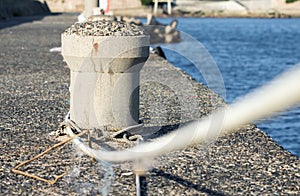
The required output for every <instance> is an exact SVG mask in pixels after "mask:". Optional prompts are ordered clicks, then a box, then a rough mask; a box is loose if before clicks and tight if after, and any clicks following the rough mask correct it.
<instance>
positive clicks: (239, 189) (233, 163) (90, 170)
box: [0, 14, 300, 195]
mask: <svg viewBox="0 0 300 196" xmlns="http://www.w3.org/2000/svg"><path fill="white" fill-rule="evenodd" d="M37 19H38V20H37ZM75 20H76V15H74V14H63V15H56V16H47V17H44V18H41V17H31V18H25V19H24V18H20V19H14V21H7V22H4V21H0V28H2V29H1V30H0V40H1V41H0V47H1V52H0V56H1V62H0V89H1V90H0V107H1V108H0V111H1V112H0V134H1V143H0V147H1V153H0V161H1V164H0V173H1V183H0V194H1V195H101V194H102V195H103V194H106V193H109V194H110V195H135V178H134V175H132V174H131V173H130V172H131V168H132V165H131V164H130V163H123V164H116V165H111V164H108V163H99V164H95V163H93V162H92V161H91V160H90V158H88V157H87V156H85V155H83V154H82V153H81V152H80V151H78V150H76V149H75V147H74V146H73V145H72V144H67V145H66V146H64V147H63V148H61V149H57V150H53V151H51V152H50V153H48V154H46V155H45V156H44V157H42V158H40V159H37V160H35V161H33V162H32V163H30V164H27V165H26V166H23V167H22V168H21V170H23V171H27V172H30V173H34V174H37V175H39V176H42V177H45V178H47V179H53V178H54V177H55V176H56V175H59V174H61V173H63V172H65V171H67V175H66V176H65V177H64V178H62V179H61V180H59V181H58V182H57V183H56V184H55V185H49V184H46V183H44V182H40V181H37V180H34V179H31V178H28V177H24V176H22V175H17V174H15V173H13V172H12V171H11V169H12V168H13V167H14V166H16V165H17V164H18V163H20V162H21V161H24V160H28V159H29V158H32V157H33V156H35V155H36V154H38V153H40V152H42V151H44V150H46V149H47V148H48V147H50V146H53V145H54V144H55V143H57V142H58V141H57V140H56V139H54V138H53V137H52V136H49V133H50V132H52V131H54V130H56V129H57V127H58V125H59V123H60V122H61V121H62V120H63V116H64V115H65V114H66V113H67V111H68V98H69V93H68V85H69V70H68V68H67V66H66V64H65V63H64V62H63V59H62V57H61V55H60V54H59V53H53V52H52V53H51V52H49V49H50V48H53V47H57V46H60V33H62V32H63V31H64V30H65V29H66V28H67V27H69V26H71V24H73V23H74V22H75ZM16 24H19V25H16ZM175 78H176V79H175ZM141 83H142V84H141V103H140V116H141V119H143V121H144V123H145V126H146V128H145V130H147V133H148V135H146V136H145V137H146V138H148V139H154V138H155V137H158V136H160V135H162V134H165V133H167V132H170V131H172V130H173V129H175V128H177V127H178V126H180V125H181V124H184V123H185V122H188V121H191V120H193V119H197V118H201V117H203V116H205V115H207V114H209V113H210V112H211V111H212V110H214V109H216V108H218V107H220V106H223V105H224V104H225V103H224V102H223V100H222V99H220V98H219V97H218V95H216V94H215V93H213V92H212V91H210V90H209V89H208V88H206V87H205V86H203V85H201V84H199V83H197V82H196V81H194V80H193V79H192V78H190V77H189V76H188V75H186V74H184V73H183V72H182V71H180V70H178V69H176V68H174V67H173V66H172V65H171V64H169V63H168V62H167V61H165V60H163V59H162V58H160V57H157V56H155V55H152V56H151V57H150V58H149V60H148V62H147V63H146V65H145V67H144V68H143V70H142V74H141ZM100 136H101V135H100ZM100 136H99V135H98V134H96V133H94V134H93V138H94V139H93V140H94V142H95V143H97V142H98V143H99V141H101V137H100ZM108 144H110V143H109V142H108V143H107V146H106V148H115V147H119V148H122V147H125V146H122V145H121V144H114V145H112V147H110V146H108ZM103 145H104V144H103ZM145 164H148V165H149V171H148V172H147V173H146V175H145V176H143V177H141V185H142V191H143V194H142V195H299V194H300V160H299V158H298V157H296V156H293V155H292V154H291V153H289V152H288V151H286V150H284V149H283V148H282V147H281V146H279V145H278V144H276V143H275V142H274V141H273V140H272V139H271V138H270V137H268V136H267V135H266V134H265V133H263V132H261V131H260V130H259V129H257V128H256V127H255V125H248V126H245V127H243V128H241V129H240V131H238V132H237V133H235V134H230V135H226V136H222V137H219V138H218V139H217V140H215V141H213V142H208V143H207V144H205V145H198V146H193V147H189V148H186V149H185V150H181V151H176V152H172V153H169V154H167V155H164V156H162V157H159V158H157V159H155V160H146V163H145Z"/></svg>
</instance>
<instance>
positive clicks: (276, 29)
mask: <svg viewBox="0 0 300 196" xmlns="http://www.w3.org/2000/svg"><path fill="white" fill-rule="evenodd" d="M177 20H178V21H179V27H178V29H179V30H181V31H184V32H186V33H188V34H189V35H191V36H192V37H193V38H195V39H196V40H198V41H199V42H201V43H202V44H203V45H204V47H205V48H206V49H207V50H208V52H209V53H210V55H211V56H212V58H213V59H214V60H215V62H216V64H217V66H218V68H219V70H220V72H221V75H222V77H223V80H224V84H225V88H226V96H223V98H224V99H226V101H227V102H228V103H231V102H233V101H234V100H235V99H236V98H238V97H240V96H242V95H245V94H247V93H248V92H250V91H251V90H253V89H255V88H257V87H259V86H261V85H263V84H264V83H266V82H267V81H269V80H271V79H272V78H274V77H275V76H276V75H278V74H280V73H281V72H283V71H284V70H286V69H288V68H290V67H293V66H294V65H296V64H298V63H300V19H203V18H179V19H177ZM159 21H160V22H163V23H168V22H170V21H171V19H159ZM187 50H188V51H189V53H190V54H192V55H193V45H191V46H190V48H187ZM166 54H167V58H168V60H169V61H170V62H172V63H173V64H174V65H175V66H177V67H180V68H181V69H183V70H185V71H186V72H188V73H189V74H190V75H192V76H193V77H194V78H195V79H197V80H198V81H199V82H201V83H205V80H204V79H203V78H202V76H201V74H200V73H199V72H198V71H197V70H196V69H195V67H194V66H193V65H192V64H191V62H190V61H188V60H187V59H186V58H184V57H182V56H180V55H178V54H177V53H175V52H172V51H170V50H166ZM299 82H300V77H299ZM287 88H288V86H287ZM299 90H300V89H299ZM256 124H257V125H258V127H259V128H260V129H261V130H263V131H265V132H267V133H268V134H269V135H270V136H271V137H272V138H273V139H274V140H275V141H277V142H278V143H279V144H280V145H282V146H283V147H284V148H286V149H287V150H289V151H291V152H292V153H293V154H296V155H298V156H300V107H296V108H294V109H292V110H290V111H287V112H284V113H281V114H280V115H279V116H277V117H275V118H272V119H268V120H263V121H259V122H256Z"/></svg>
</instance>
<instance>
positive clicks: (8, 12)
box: [0, 0, 51, 29]
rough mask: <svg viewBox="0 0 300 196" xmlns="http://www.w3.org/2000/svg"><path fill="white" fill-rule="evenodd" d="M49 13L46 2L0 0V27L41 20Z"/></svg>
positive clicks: (35, 0)
mask: <svg viewBox="0 0 300 196" xmlns="http://www.w3.org/2000/svg"><path fill="white" fill-rule="evenodd" d="M48 15H51V11H50V9H49V7H48V5H47V3H46V2H45V3H41V2H40V1H37V0H14V1H12V0H0V29H4V28H7V27H12V26H15V25H19V24H22V23H27V22H32V21H35V20H41V19H43V18H44V17H45V16H48Z"/></svg>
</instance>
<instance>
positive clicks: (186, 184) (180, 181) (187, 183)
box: [151, 169, 224, 196]
mask: <svg viewBox="0 0 300 196" xmlns="http://www.w3.org/2000/svg"><path fill="white" fill-rule="evenodd" d="M151 172H153V174H154V175H155V176H160V177H163V178H166V179H168V180H172V181H174V182H176V183H178V184H180V185H182V186H184V187H187V188H192V189H195V190H197V191H199V192H203V193H206V194H208V195H214V196H224V194H223V193H220V192H217V191H213V190H210V189H207V188H205V187H201V186H200V185H198V184H194V183H192V182H190V181H188V180H186V179H183V178H181V177H179V176H176V175H173V174H169V173H166V172H164V171H163V170H160V169H152V170H151Z"/></svg>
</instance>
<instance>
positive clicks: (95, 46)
mask: <svg viewBox="0 0 300 196" xmlns="http://www.w3.org/2000/svg"><path fill="white" fill-rule="evenodd" d="M93 47H94V49H95V51H96V52H98V43H94V44H93Z"/></svg>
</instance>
